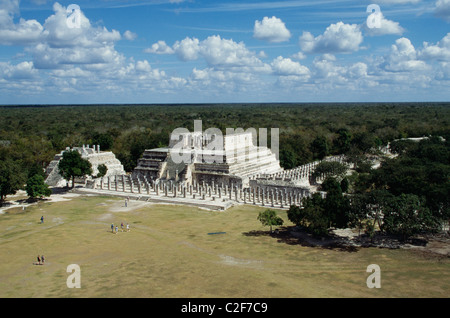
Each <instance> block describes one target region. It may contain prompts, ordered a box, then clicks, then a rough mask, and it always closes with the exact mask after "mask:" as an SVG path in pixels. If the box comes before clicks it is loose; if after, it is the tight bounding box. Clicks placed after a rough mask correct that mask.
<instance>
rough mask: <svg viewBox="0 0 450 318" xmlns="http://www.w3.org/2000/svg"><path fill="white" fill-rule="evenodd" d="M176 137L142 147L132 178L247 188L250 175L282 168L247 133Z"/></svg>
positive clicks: (273, 157)
mask: <svg viewBox="0 0 450 318" xmlns="http://www.w3.org/2000/svg"><path fill="white" fill-rule="evenodd" d="M177 137H178V138H173V135H172V137H171V141H170V145H169V147H168V148H157V149H150V150H146V151H145V152H144V154H143V156H142V158H141V159H140V160H139V161H138V164H137V167H136V168H135V169H134V171H133V177H135V178H136V177H141V178H143V177H145V178H146V179H147V180H161V181H169V180H173V181H176V182H182V183H184V184H186V185H187V186H188V185H190V184H193V183H199V184H203V183H205V184H220V185H222V186H224V185H228V186H232V185H238V186H241V187H247V186H248V185H249V181H250V179H252V178H255V177H257V176H259V175H271V174H276V173H279V172H282V171H283V168H281V166H280V162H279V160H278V159H277V158H276V155H275V154H274V153H273V152H272V151H271V149H269V148H267V147H263V146H256V145H255V144H254V140H253V135H252V133H251V132H242V133H233V134H227V135H225V136H222V135H215V134H206V133H202V132H193V133H184V134H179V135H177ZM219 139H220V140H219ZM214 145H219V147H214Z"/></svg>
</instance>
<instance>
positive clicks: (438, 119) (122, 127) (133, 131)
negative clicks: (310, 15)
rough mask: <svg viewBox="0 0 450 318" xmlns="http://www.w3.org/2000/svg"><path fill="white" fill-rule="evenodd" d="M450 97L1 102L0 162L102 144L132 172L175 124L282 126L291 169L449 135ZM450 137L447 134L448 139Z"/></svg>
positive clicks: (28, 165)
mask: <svg viewBox="0 0 450 318" xmlns="http://www.w3.org/2000/svg"><path fill="white" fill-rule="evenodd" d="M449 106H450V103H376V104H345V103H342V104H214V105H202V104H200V105H192V104H188V105H70V106H69V105H65V106H3V107H0V160H5V159H6V158H10V159H12V160H14V161H18V162H20V164H21V166H22V168H23V170H24V171H28V170H30V169H32V167H33V166H35V165H39V166H41V167H45V166H46V165H48V163H49V162H50V161H51V160H52V159H53V157H54V155H55V154H56V153H59V152H61V151H62V150H63V149H65V148H66V147H74V146H81V145H83V144H90V145H93V144H95V145H96V144H98V145H100V147H101V150H111V151H113V152H114V153H115V154H116V156H117V158H118V159H119V160H120V161H121V162H122V164H123V165H124V168H125V170H126V171H132V170H133V168H134V167H135V166H136V164H137V160H138V159H139V158H140V156H141V155H142V153H143V151H144V150H145V149H150V148H155V147H161V146H167V145H168V143H169V136H170V133H171V132H172V131H173V130H174V129H175V128H178V127H183V128H187V129H189V130H190V131H193V130H194V120H202V124H203V129H206V128H210V127H215V128H219V129H221V130H222V131H223V133H224V134H225V132H226V128H238V127H242V128H244V129H247V128H250V127H252V128H256V129H258V128H268V131H269V133H268V135H269V136H268V137H269V145H270V128H279V129H280V138H279V143H280V161H281V164H282V166H283V167H284V168H292V167H295V166H298V165H301V164H304V163H307V162H310V161H312V160H315V159H321V158H323V157H324V156H326V155H333V154H342V153H349V154H352V153H360V152H366V151H367V150H369V149H371V148H373V147H376V146H381V145H386V144H387V143H388V142H389V141H392V140H395V139H399V138H405V137H422V136H429V135H439V136H442V137H444V138H446V137H448V136H449V121H450V107H449ZM446 139H447V140H448V138H446Z"/></svg>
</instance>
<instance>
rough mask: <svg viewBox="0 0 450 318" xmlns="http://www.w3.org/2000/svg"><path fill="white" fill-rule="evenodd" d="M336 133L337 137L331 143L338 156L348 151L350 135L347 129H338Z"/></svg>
mask: <svg viewBox="0 0 450 318" xmlns="http://www.w3.org/2000/svg"><path fill="white" fill-rule="evenodd" d="M336 133H337V135H338V136H337V138H336V139H335V140H334V142H333V146H334V148H335V152H336V153H340V154H343V153H346V152H347V151H349V150H350V143H351V139H352V135H351V133H350V131H349V130H348V129H347V128H340V129H338V131H337V132H336Z"/></svg>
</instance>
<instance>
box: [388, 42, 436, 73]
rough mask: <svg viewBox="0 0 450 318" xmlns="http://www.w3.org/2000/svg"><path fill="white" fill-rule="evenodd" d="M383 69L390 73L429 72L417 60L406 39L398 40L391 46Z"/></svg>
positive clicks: (422, 63) (423, 63)
mask: <svg viewBox="0 0 450 318" xmlns="http://www.w3.org/2000/svg"><path fill="white" fill-rule="evenodd" d="M385 69H386V70H387V71H392V72H420V71H426V70H429V69H430V67H429V65H427V64H426V63H425V62H424V61H421V60H418V59H417V52H416V49H415V48H414V46H413V45H412V43H411V41H410V40H409V39H408V38H404V37H403V38H400V39H397V40H396V41H395V44H393V45H392V46H391V52H390V54H389V56H387V58H386V65H385Z"/></svg>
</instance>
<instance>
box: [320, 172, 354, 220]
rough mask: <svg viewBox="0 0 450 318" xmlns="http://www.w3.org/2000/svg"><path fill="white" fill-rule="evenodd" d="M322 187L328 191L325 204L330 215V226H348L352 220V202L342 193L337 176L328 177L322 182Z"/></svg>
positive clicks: (326, 211)
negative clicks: (350, 216)
mask: <svg viewBox="0 0 450 318" xmlns="http://www.w3.org/2000/svg"><path fill="white" fill-rule="evenodd" d="M322 189H323V190H324V191H326V192H327V196H326V198H325V200H324V205H323V206H324V209H325V213H326V214H327V216H328V220H329V227H332V226H334V227H337V228H343V227H346V226H347V225H348V223H349V221H350V218H349V210H350V203H349V200H348V199H347V197H345V196H344V195H343V194H342V189H341V185H340V184H339V182H337V181H336V179H335V178H332V177H328V178H326V179H325V181H324V182H323V183H322Z"/></svg>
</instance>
